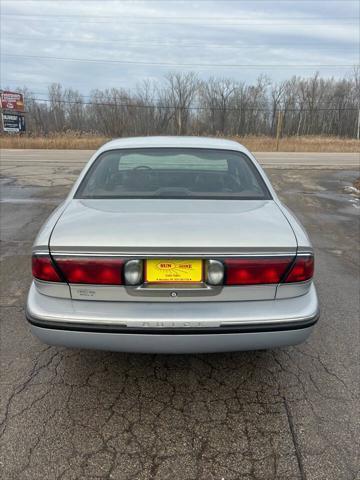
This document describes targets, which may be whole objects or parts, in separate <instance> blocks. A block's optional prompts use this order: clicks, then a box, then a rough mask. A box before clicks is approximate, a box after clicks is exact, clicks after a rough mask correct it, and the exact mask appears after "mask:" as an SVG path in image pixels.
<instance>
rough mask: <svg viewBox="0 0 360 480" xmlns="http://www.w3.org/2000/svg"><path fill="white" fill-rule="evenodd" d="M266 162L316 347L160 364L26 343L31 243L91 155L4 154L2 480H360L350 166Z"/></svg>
mask: <svg viewBox="0 0 360 480" xmlns="http://www.w3.org/2000/svg"><path fill="white" fill-rule="evenodd" d="M38 152H40V153H38ZM273 155H275V154H269V155H268V156H266V155H264V156H263V157H260V158H259V159H260V161H263V163H264V165H265V168H266V169H267V172H268V173H269V175H270V178H271V180H272V182H273V184H274V186H275V188H276V190H277V192H278V193H279V195H280V196H281V198H282V199H283V200H284V201H285V202H286V203H287V205H288V206H290V208H292V209H293V211H294V212H295V213H296V214H297V215H298V217H299V218H300V219H301V221H302V222H303V223H304V225H305V226H306V228H307V230H308V232H309V234H310V236H311V239H312V241H313V244H314V247H315V252H316V279H315V281H316V286H317V289H318V293H319V298H320V304H321V319H320V322H319V323H318V325H317V327H316V329H315V331H314V333H313V335H312V336H311V337H310V339H309V340H308V341H307V342H306V343H305V344H302V345H299V346H296V347H288V348H281V349H276V350H271V351H257V352H239V353H231V354H211V355H175V356H171V355H166V356H161V355H132V354H119V353H109V352H99V351H80V350H70V349H66V348H57V347H49V346H46V345H43V344H41V343H40V342H39V341H38V340H37V339H35V338H34V337H33V336H32V335H31V334H30V331H29V326H28V325H27V323H26V321H25V319H24V304H25V300H26V294H27V290H28V287H29V284H30V281H31V273H30V252H31V244H32V241H33V240H34V237H35V235H36V233H37V231H38V229H39V228H40V226H41V224H42V223H43V222H44V221H45V219H46V217H47V216H48V215H49V213H50V212H51V211H52V210H53V208H55V206H56V205H57V204H58V203H59V202H60V201H61V200H62V199H63V198H64V197H65V195H66V194H67V192H68V191H69V189H70V186H71V183H72V182H73V181H74V179H75V178H76V176H77V174H78V173H79V169H80V167H81V165H82V164H83V163H84V161H85V160H86V159H87V158H88V157H89V152H86V154H85V153H84V152H78V151H77V152H76V153H74V151H61V152H59V151H55V152H53V151H36V152H34V151H30V153H29V152H24V151H6V152H5V153H4V152H2V156H1V165H0V167H1V173H2V175H3V176H2V179H1V183H0V186H1V199H0V213H1V223H0V227H1V228H0V236H1V237H0V239H1V279H0V282H1V283H0V289H1V291H0V294H1V296H0V305H1V317H0V361H1V364H0V382H1V383H0V389H1V395H0V425H1V429H0V435H1V438H0V442H1V443H0V478H3V479H4V480H30V479H31V480H42V479H46V480H55V479H56V480H57V479H62V480H75V479H81V480H85V479H86V480H90V479H108V480H110V479H115V480H125V479H129V480H141V479H147V480H150V479H157V480H165V479H171V480H185V479H186V480H190V479H191V480H221V479H224V480H233V479H241V480H255V479H256V480H257V479H258V480H263V479H264V480H265V479H281V480H285V479H288V480H297V479H299V480H356V479H359V478H360V465H359V451H360V445H359V444H360V415H359V373H360V371H359V340H360V328H359V212H360V203H359V199H358V198H357V197H356V196H355V194H353V193H351V189H349V188H348V187H349V186H351V185H352V182H353V181H354V180H355V178H357V177H358V176H359V170H358V167H357V165H356V157H351V158H350V157H348V156H342V157H341V156H339V155H338V154H336V156H337V158H338V162H339V165H336V162H335V161H334V160H333V158H334V155H331V154H323V155H322V156H321V158H320V160H319V158H318V155H316V158H317V160H316V159H315V160H309V158H308V157H307V156H306V155H302V163H304V164H306V165H305V166H304V165H301V166H300V167H298V166H297V165H296V161H295V160H294V158H295V157H294V156H292V155H289V154H286V155H283V156H282V160H281V162H282V163H281V165H280V166H279V168H274V167H276V166H277V165H276V164H275V165H274V163H272V164H271V162H278V159H279V158H280V157H279V155H278V154H276V156H275V157H274V156H273ZM297 155H298V154H297ZM350 155H351V154H350ZM265 157H267V160H266V159H265ZM340 157H341V158H342V160H339V159H340ZM262 159H265V160H262ZM293 160H294V161H293ZM266 161H269V162H270V164H266ZM314 162H315V163H314ZM316 162H317V163H316ZM346 162H349V163H346ZM340 163H341V164H340Z"/></svg>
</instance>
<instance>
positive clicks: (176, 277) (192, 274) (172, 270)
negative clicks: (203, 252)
mask: <svg viewBox="0 0 360 480" xmlns="http://www.w3.org/2000/svg"><path fill="white" fill-rule="evenodd" d="M202 278H203V266H202V260H197V259H188V258H184V259H181V260H174V259H167V258H157V259H150V260H146V281H147V282H149V283H156V282H157V283H167V282H171V283H184V282H201V281H202Z"/></svg>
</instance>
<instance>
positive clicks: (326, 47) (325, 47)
mask: <svg viewBox="0 0 360 480" xmlns="http://www.w3.org/2000/svg"><path fill="white" fill-rule="evenodd" d="M0 1H1V0H0ZM2 38H3V40H7V38H6V36H4V35H3V37H2ZM13 38H19V39H23V40H46V42H49V41H52V42H61V43H62V44H64V43H86V44H88V43H94V44H99V45H102V44H111V45H112V44H114V43H126V47H129V46H157V47H180V48H204V47H205V48H206V47H208V48H232V49H256V48H262V49H263V48H267V49H270V48H279V47H282V49H285V50H286V49H287V47H288V46H291V47H299V48H303V47H310V48H311V47H314V48H316V50H345V49H346V50H348V49H349V46H348V45H344V46H338V45H337V46H329V45H319V44H318V43H298V42H297V43H290V42H286V44H284V43H283V42H282V43H272V44H269V43H267V44H258V45H254V44H251V45H244V44H241V45H237V44H234V43H231V44H230V43H185V44H184V43H182V42H172V43H169V42H131V41H130V42H129V41H128V39H127V38H124V39H112V40H96V39H86V38H82V39H80V38H76V39H75V38H65V37H63V38H49V37H48V36H45V35H43V36H27V35H16V34H11V36H10V37H9V38H8V40H11V39H13ZM354 48H358V45H355V44H354Z"/></svg>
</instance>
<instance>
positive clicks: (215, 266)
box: [206, 260, 224, 285]
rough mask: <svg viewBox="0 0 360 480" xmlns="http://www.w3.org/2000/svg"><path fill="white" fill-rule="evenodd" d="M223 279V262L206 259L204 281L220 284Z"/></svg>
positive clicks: (210, 283)
mask: <svg viewBox="0 0 360 480" xmlns="http://www.w3.org/2000/svg"><path fill="white" fill-rule="evenodd" d="M223 281H224V264H223V263H222V262H219V261H218V260H207V261H206V283H208V284H209V285H221V284H222V283H223Z"/></svg>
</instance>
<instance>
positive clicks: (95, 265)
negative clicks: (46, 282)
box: [55, 257, 124, 285]
mask: <svg viewBox="0 0 360 480" xmlns="http://www.w3.org/2000/svg"><path fill="white" fill-rule="evenodd" d="M55 261H56V264H57V266H58V267H59V269H60V270H61V272H62V273H63V275H64V277H65V279H66V281H67V282H69V283H86V284H94V285H122V284H123V265H124V260H122V259H118V258H101V257H99V258H96V257H56V258H55Z"/></svg>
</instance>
